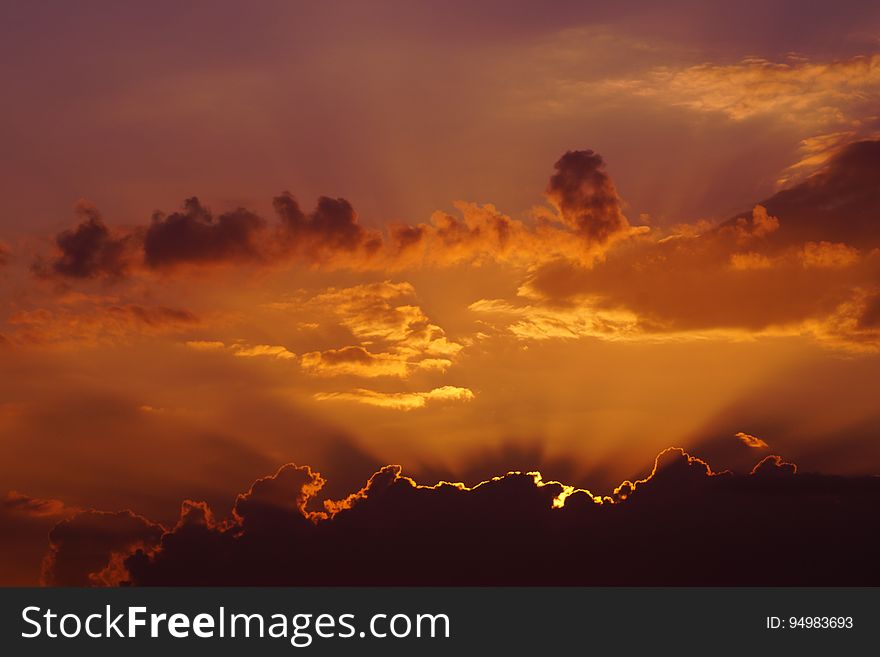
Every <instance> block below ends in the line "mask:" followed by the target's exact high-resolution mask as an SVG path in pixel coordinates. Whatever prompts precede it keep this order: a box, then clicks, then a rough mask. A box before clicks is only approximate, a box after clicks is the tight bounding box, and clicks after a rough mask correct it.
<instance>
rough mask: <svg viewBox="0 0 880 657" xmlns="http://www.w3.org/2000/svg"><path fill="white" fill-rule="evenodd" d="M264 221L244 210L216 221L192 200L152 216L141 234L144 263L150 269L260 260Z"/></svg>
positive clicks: (197, 201)
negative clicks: (166, 213)
mask: <svg viewBox="0 0 880 657" xmlns="http://www.w3.org/2000/svg"><path fill="white" fill-rule="evenodd" d="M265 225H266V223H265V221H264V220H263V219H262V218H260V217H259V216H257V215H256V214H254V213H253V212H251V211H249V210H246V209H244V208H238V209H236V210H233V211H231V212H224V213H223V214H221V215H219V216H218V217H216V218H215V217H214V215H213V214H212V213H211V212H210V210H208V209H207V208H206V207H204V206H203V205H202V204H201V203H200V202H199V199H198V198H196V197H192V198H189V199H187V200H186V201H185V202H184V204H183V209H182V210H180V211H178V212H173V213H171V214H170V215H167V216H166V215H163V214H162V213H156V214H155V215H154V216H153V221H152V223H151V224H150V225H149V227H147V229H146V232H145V234H144V262H145V263H146V265H147V266H148V267H151V268H154V269H160V268H167V267H174V266H176V265H184V264H195V265H199V264H214V263H224V262H248V261H254V260H259V259H261V257H262V255H261V252H260V246H259V244H258V235H259V233H260V232H261V231H262V230H263V229H264V228H265Z"/></svg>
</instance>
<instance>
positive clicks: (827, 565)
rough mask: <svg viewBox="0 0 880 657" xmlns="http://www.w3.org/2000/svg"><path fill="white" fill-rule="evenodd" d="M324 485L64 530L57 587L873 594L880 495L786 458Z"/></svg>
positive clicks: (879, 574) (288, 478)
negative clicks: (560, 477) (609, 489)
mask: <svg viewBox="0 0 880 657" xmlns="http://www.w3.org/2000/svg"><path fill="white" fill-rule="evenodd" d="M323 486H324V479H323V477H322V476H321V475H320V474H318V473H316V472H314V471H313V470H311V469H310V468H308V467H303V466H296V465H293V464H288V465H285V466H283V467H281V468H280V469H279V470H278V471H277V472H275V473H274V474H273V475H270V476H268V477H264V478H262V479H258V480H257V481H256V482H254V484H253V485H252V486H251V488H250V489H249V490H248V491H247V492H246V493H243V494H242V495H240V496H239V497H238V498H237V499H236V502H235V505H234V509H233V514H232V519H231V520H228V521H224V522H217V521H216V520H215V519H214V517H213V514H212V512H211V510H210V509H209V508H208V507H207V505H205V504H204V503H200V502H193V501H189V500H187V501H185V502H184V504H183V505H182V508H181V516H180V520H179V522H178V523H177V525H176V526H175V527H174V528H172V529H170V530H167V531H165V532H164V533H163V534H162V536H161V539H160V540H159V541H158V542H156V540H155V539H156V533H155V531H154V529H155V527H154V526H153V525H151V524H149V523H148V522H145V521H143V520H138V519H137V518H136V517H133V516H130V515H125V514H122V515H120V514H116V515H111V516H95V515H93V514H90V515H82V516H77V517H75V518H74V519H72V520H70V521H66V522H63V523H61V524H60V525H59V529H58V530H57V531H53V546H52V552H51V553H50V556H51V557H52V558H53V559H54V560H55V561H54V563H53V564H52V567H51V568H50V569H49V570H48V572H49V573H50V574H53V575H54V577H55V579H54V580H51V581H59V580H60V581H64V582H78V583H112V582H113V581H115V580H114V579H112V578H107V577H103V576H99V574H100V573H106V572H107V571H108V568H107V566H106V564H110V563H113V564H117V566H118V568H117V570H116V575H117V576H119V575H121V576H122V577H123V580H121V581H129V582H131V583H133V584H136V585H137V584H140V585H147V584H149V585H191V584H202V585H205V584H207V585H222V584H226V585H242V584H244V585H316V584H317V585H327V584H333V585H340V584H343V585H345V584H347V585H369V584H373V585H377V584H378V585H394V584H396V585H401V584H404V585H406V584H409V585H411V584H422V585H430V584H446V585H450V584H458V585H493V584H494V585H512V584H520V585H534V584H566V585H574V584H577V585H671V584H672V585H747V584H748V585H786V584H788V585H791V584H800V585H805V584H813V585H831V584H837V585H844V584H861V585H865V584H872V583H876V582H877V581H880V569H878V568H877V565H876V550H877V547H878V541H880V537H878V535H877V533H876V531H875V529H874V525H875V523H874V515H875V509H876V504H877V502H878V500H880V482H878V481H877V480H876V478H870V477H863V478H847V477H831V476H824V475H812V474H799V473H798V474H795V468H794V466H793V465H792V464H790V463H786V462H785V461H783V460H782V459H781V458H780V457H778V456H773V457H768V458H766V459H764V460H762V461H761V462H760V463H759V464H758V466H756V467H755V468H754V469H753V470H752V473H751V474H745V475H737V474H732V473H730V472H722V473H718V472H714V471H713V470H712V469H711V467H710V466H709V465H708V464H707V463H706V462H704V461H702V460H701V459H699V458H696V457H694V456H691V455H690V454H688V453H686V452H684V451H683V450H681V449H678V448H670V449H668V450H664V451H663V452H662V453H661V454H660V455H658V457H657V459H656V461H655V463H654V467H653V469H652V471H651V473H650V474H649V475H648V476H646V477H645V478H643V479H638V480H636V481H634V482H629V481H627V482H624V483H623V484H621V486H619V487H618V488H617V489H615V491H614V492H613V493H611V494H609V495H606V496H598V495H594V494H593V493H591V492H590V491H587V490H584V489H577V488H574V487H572V486H568V485H566V484H563V483H560V482H555V481H545V480H544V479H543V478H542V477H541V475H540V474H539V473H537V472H530V473H523V472H510V473H507V474H505V475H502V476H498V477H493V478H491V479H488V480H486V481H483V482H481V483H479V484H477V485H475V486H466V485H464V484H462V483H450V482H439V483H437V484H434V485H421V484H418V483H417V482H415V481H414V480H413V479H411V478H409V477H406V476H404V475H403V474H402V471H401V468H400V466H396V465H390V466H386V467H384V468H381V469H380V470H379V471H377V472H376V473H375V474H374V475H373V476H372V477H370V479H369V481H368V482H367V483H366V485H365V486H364V487H363V488H362V489H361V490H359V491H357V492H355V493H353V494H351V495H349V496H347V497H344V498H341V499H339V500H336V501H326V502H325V503H324V505H323V508H320V506H318V507H317V508H314V507H315V505H316V504H317V496H318V494H319V492H320V490H321V489H322V487H323ZM77 518H79V520H78V521H77ZM138 543H141V544H142V547H137V544H138ZM805 544H807V545H809V546H810V549H808V550H805V549H804V545H805ZM756 553H760V554H761V555H762V558H761V559H760V560H755V559H743V558H742V555H743V554H756ZM816 554H821V555H822V556H823V558H822V559H819V560H817V559H816V558H815V555H816ZM114 555H116V556H114ZM62 566H63V567H62ZM807 566H809V567H807ZM59 573H61V575H59Z"/></svg>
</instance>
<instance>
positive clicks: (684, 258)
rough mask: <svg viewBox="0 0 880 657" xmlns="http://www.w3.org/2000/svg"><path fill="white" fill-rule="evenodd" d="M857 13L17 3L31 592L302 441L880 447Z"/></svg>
mask: <svg viewBox="0 0 880 657" xmlns="http://www.w3.org/2000/svg"><path fill="white" fill-rule="evenodd" d="M823 4H824V6H814V5H813V4H810V5H809V6H806V3H802V2H796V1H794V0H792V1H784V2H764V3H760V4H755V5H754V6H749V7H744V6H743V5H741V4H739V5H737V4H736V3H725V4H724V5H722V4H721V3H704V2H683V1H681V2H675V1H673V2H668V3H656V2H647V1H645V0H643V1H641V2H619V3H604V4H603V3H589V2H559V3H551V4H548V3H540V2H523V3H517V2H513V3H512V2H481V3H474V2H449V3H421V2H403V1H401V2H390V1H389V2H379V3H361V2H350V3H349V2H332V3H300V2H259V3H253V4H252V5H243V4H242V3H227V2H187V3H178V2H175V3H171V2H153V3H142V4H140V5H135V4H131V3H112V2H83V3H61V2H50V3H26V2H7V3H4V5H3V8H2V9H0V12H2V13H0V32H2V39H0V51H2V56H0V70H2V79H3V87H4V93H3V96H4V102H3V103H2V104H0V143H2V145H3V146H2V150H3V157H2V158H0V210H2V211H0V445H2V451H3V456H2V458H0V496H5V498H4V499H5V503H4V507H3V509H2V510H0V527H2V526H3V524H5V525H6V527H7V531H12V529H10V528H14V531H15V532H16V538H14V539H9V540H7V541H5V543H4V545H3V546H2V549H0V583H7V584H10V583H12V584H21V583H35V582H36V581H37V579H38V578H39V563H40V559H41V558H42V555H43V553H44V552H45V547H46V535H47V533H48V531H49V529H51V527H52V526H53V525H54V524H55V523H56V522H58V521H59V520H61V519H64V518H69V517H71V514H74V513H76V512H77V511H79V510H82V509H101V510H107V511H118V510H121V509H131V510H132V511H134V512H136V513H137V514H142V515H143V516H144V517H146V518H150V519H152V520H153V521H155V522H157V523H162V524H163V525H165V526H166V527H167V526H172V525H173V524H174V523H175V521H176V519H177V517H178V513H179V511H180V502H181V500H184V499H186V500H199V501H201V500H204V501H206V502H207V503H208V504H209V505H210V506H211V507H212V508H213V509H214V513H215V514H216V515H217V516H218V517H226V516H227V515H228V514H229V512H230V510H231V508H232V504H233V502H234V501H235V498H236V495H237V494H239V493H241V492H243V491H248V490H249V487H250V486H251V485H252V483H253V482H255V480H257V479H258V478H260V477H265V476H267V475H271V474H272V473H273V472H276V470H277V469H278V468H279V466H281V465H283V464H285V463H296V464H299V465H309V466H310V467H311V468H312V470H314V471H316V472H320V473H321V476H322V477H323V478H324V479H325V480H326V484H325V486H324V488H323V489H322V495H324V496H325V497H326V498H327V499H341V498H344V497H345V496H346V495H348V494H349V493H351V492H354V491H357V490H358V489H360V487H361V486H363V485H364V482H365V481H367V479H368V478H369V477H370V476H371V475H372V474H373V473H374V472H376V471H377V470H378V469H379V468H380V467H382V466H385V465H387V464H399V465H400V466H401V467H402V471H403V472H404V473H405V474H406V475H407V476H409V477H412V478H413V479H414V480H416V481H419V482H423V483H425V484H433V483H435V482H437V481H438V480H450V481H460V482H464V483H465V484H467V485H469V486H471V485H474V484H476V483H478V482H480V481H482V480H484V479H487V478H489V477H492V476H495V475H501V474H504V473H506V472H508V471H510V470H523V471H535V470H539V471H540V472H541V473H542V474H543V476H544V479H545V480H551V479H554V480H559V481H562V482H565V483H567V484H570V485H573V486H577V487H585V488H589V490H590V491H592V493H593V494H598V495H599V496H601V495H605V494H610V493H611V492H612V490H613V489H614V488H615V487H616V486H618V485H619V484H620V482H621V481H623V480H625V479H631V480H635V479H637V478H639V477H645V476H647V475H648V474H649V473H650V472H651V467H652V464H653V463H654V459H655V457H656V456H657V454H658V453H660V452H661V451H662V450H664V449H665V448H667V447H670V446H677V447H681V448H684V449H685V450H687V452H688V453H690V454H694V455H696V456H699V457H700V458H702V459H705V460H706V461H707V462H708V463H710V464H711V467H712V469H714V470H715V471H718V470H722V469H730V470H732V471H734V472H744V473H748V472H749V471H750V470H751V469H752V467H753V466H754V465H755V464H756V463H757V462H758V461H760V460H761V459H763V458H764V457H766V456H769V455H781V456H782V457H783V458H784V459H785V460H786V461H790V462H792V463H796V464H797V468H798V469H799V471H800V472H817V473H823V474H842V475H869V474H877V473H880V442H878V437H880V436H878V433H880V408H878V403H877V399H878V397H877V382H878V380H880V379H878V377H880V354H878V352H880V227H878V223H877V221H878V212H880V115H878V107H880V5H878V4H877V3H876V2H864V3H862V2H847V3H842V4H841V3H823ZM711 5H716V6H711ZM7 491H9V492H8V493H7ZM9 535H10V536H11V534H9Z"/></svg>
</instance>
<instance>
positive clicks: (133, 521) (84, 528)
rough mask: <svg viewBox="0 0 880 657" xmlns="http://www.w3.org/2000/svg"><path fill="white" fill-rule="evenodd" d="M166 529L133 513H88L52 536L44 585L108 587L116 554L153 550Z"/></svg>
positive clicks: (62, 524) (61, 526)
mask: <svg viewBox="0 0 880 657" xmlns="http://www.w3.org/2000/svg"><path fill="white" fill-rule="evenodd" d="M162 532H163V527H162V526H161V525H159V524H157V523H154V522H151V521H149V520H147V519H146V518H144V517H143V516H139V515H137V514H135V513H132V512H131V511H118V512H116V513H109V512H105V511H94V510H88V511H83V512H82V513H78V514H77V515H75V516H73V517H72V518H70V519H68V520H64V521H62V522H60V523H58V524H57V525H56V526H55V527H54V528H53V529H52V531H51V532H50V533H49V546H50V548H49V552H48V554H47V555H46V558H45V560H44V562H43V581H44V583H45V584H47V585H50V586H94V585H96V584H101V583H109V582H110V581H111V580H112V579H113V578H112V576H111V573H110V572H108V571H109V570H110V569H113V568H114V566H115V565H116V563H115V562H114V561H113V555H114V554H124V553H126V552H128V551H131V550H133V549H135V548H136V547H139V546H143V547H151V546H153V545H155V544H156V543H157V542H158V540H159V539H160V537H161V536H162Z"/></svg>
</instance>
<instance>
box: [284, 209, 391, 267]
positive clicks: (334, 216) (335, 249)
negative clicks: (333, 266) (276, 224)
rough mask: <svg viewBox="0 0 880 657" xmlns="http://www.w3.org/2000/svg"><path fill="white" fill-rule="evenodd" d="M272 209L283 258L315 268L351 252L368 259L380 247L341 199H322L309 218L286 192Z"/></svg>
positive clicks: (376, 236) (376, 237)
mask: <svg viewBox="0 0 880 657" xmlns="http://www.w3.org/2000/svg"><path fill="white" fill-rule="evenodd" d="M273 205H274V207H275V211H276V212H277V213H278V216H279V218H280V219H281V225H280V229H279V236H280V240H281V244H282V248H283V251H284V254H285V256H289V255H293V256H296V257H299V258H302V259H304V260H305V261H306V262H309V263H312V264H319V263H324V262H327V261H331V260H334V259H336V258H338V257H339V256H340V255H346V254H347V255H349V256H350V255H351V254H353V253H355V252H359V253H360V254H361V256H362V257H365V258H369V257H371V256H373V255H375V254H376V252H377V251H378V250H379V249H380V248H381V247H382V236H381V235H380V234H379V233H378V232H376V231H370V230H367V229H366V228H364V227H363V226H361V224H360V223H358V217H357V213H355V211H354V208H353V207H352V206H351V203H349V202H348V201H347V200H345V199H344V198H329V197H327V196H322V197H320V198H319V199H318V204H317V207H316V208H315V210H314V212H312V213H311V214H309V215H306V214H305V213H304V212H303V211H302V210H301V209H300V207H299V203H297V201H296V199H295V198H294V197H293V195H291V194H290V193H289V192H285V193H283V194H281V195H280V196H276V197H275V199H274V200H273Z"/></svg>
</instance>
